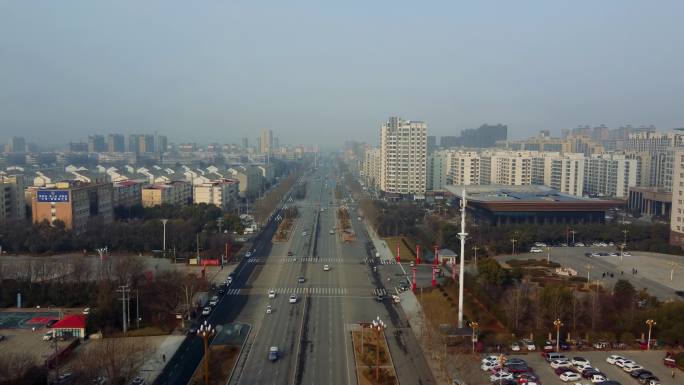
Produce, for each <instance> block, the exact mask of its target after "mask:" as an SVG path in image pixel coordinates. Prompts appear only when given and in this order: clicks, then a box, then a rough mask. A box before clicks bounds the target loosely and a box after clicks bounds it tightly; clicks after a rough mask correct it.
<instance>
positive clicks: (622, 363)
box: [615, 358, 636, 368]
mask: <svg viewBox="0 0 684 385" xmlns="http://www.w3.org/2000/svg"><path fill="white" fill-rule="evenodd" d="M629 364H636V362H634V361H632V360H628V359H626V358H623V359H621V360H615V365H617V366H619V367H621V368H624V367H625V365H629Z"/></svg>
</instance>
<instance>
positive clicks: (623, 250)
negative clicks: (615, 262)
mask: <svg viewBox="0 0 684 385" xmlns="http://www.w3.org/2000/svg"><path fill="white" fill-rule="evenodd" d="M624 252H625V244H624V243H623V244H621V245H620V263H622V255H623V254H624Z"/></svg>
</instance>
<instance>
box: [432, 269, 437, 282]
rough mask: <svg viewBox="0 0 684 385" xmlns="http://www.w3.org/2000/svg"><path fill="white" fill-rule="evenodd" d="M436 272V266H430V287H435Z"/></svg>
mask: <svg viewBox="0 0 684 385" xmlns="http://www.w3.org/2000/svg"><path fill="white" fill-rule="evenodd" d="M436 272H437V267H436V266H432V287H437V277H436V276H435V273H436Z"/></svg>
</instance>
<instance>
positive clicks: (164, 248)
mask: <svg viewBox="0 0 684 385" xmlns="http://www.w3.org/2000/svg"><path fill="white" fill-rule="evenodd" d="M167 221H168V219H162V220H161V223H162V224H163V225H164V238H163V239H164V241H163V243H162V247H163V249H162V252H166V222H167Z"/></svg>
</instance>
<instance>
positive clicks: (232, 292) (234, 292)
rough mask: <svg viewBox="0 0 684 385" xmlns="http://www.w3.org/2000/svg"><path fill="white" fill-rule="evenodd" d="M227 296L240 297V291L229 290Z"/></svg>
mask: <svg viewBox="0 0 684 385" xmlns="http://www.w3.org/2000/svg"><path fill="white" fill-rule="evenodd" d="M226 295H240V289H228V290H227V291H226Z"/></svg>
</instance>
